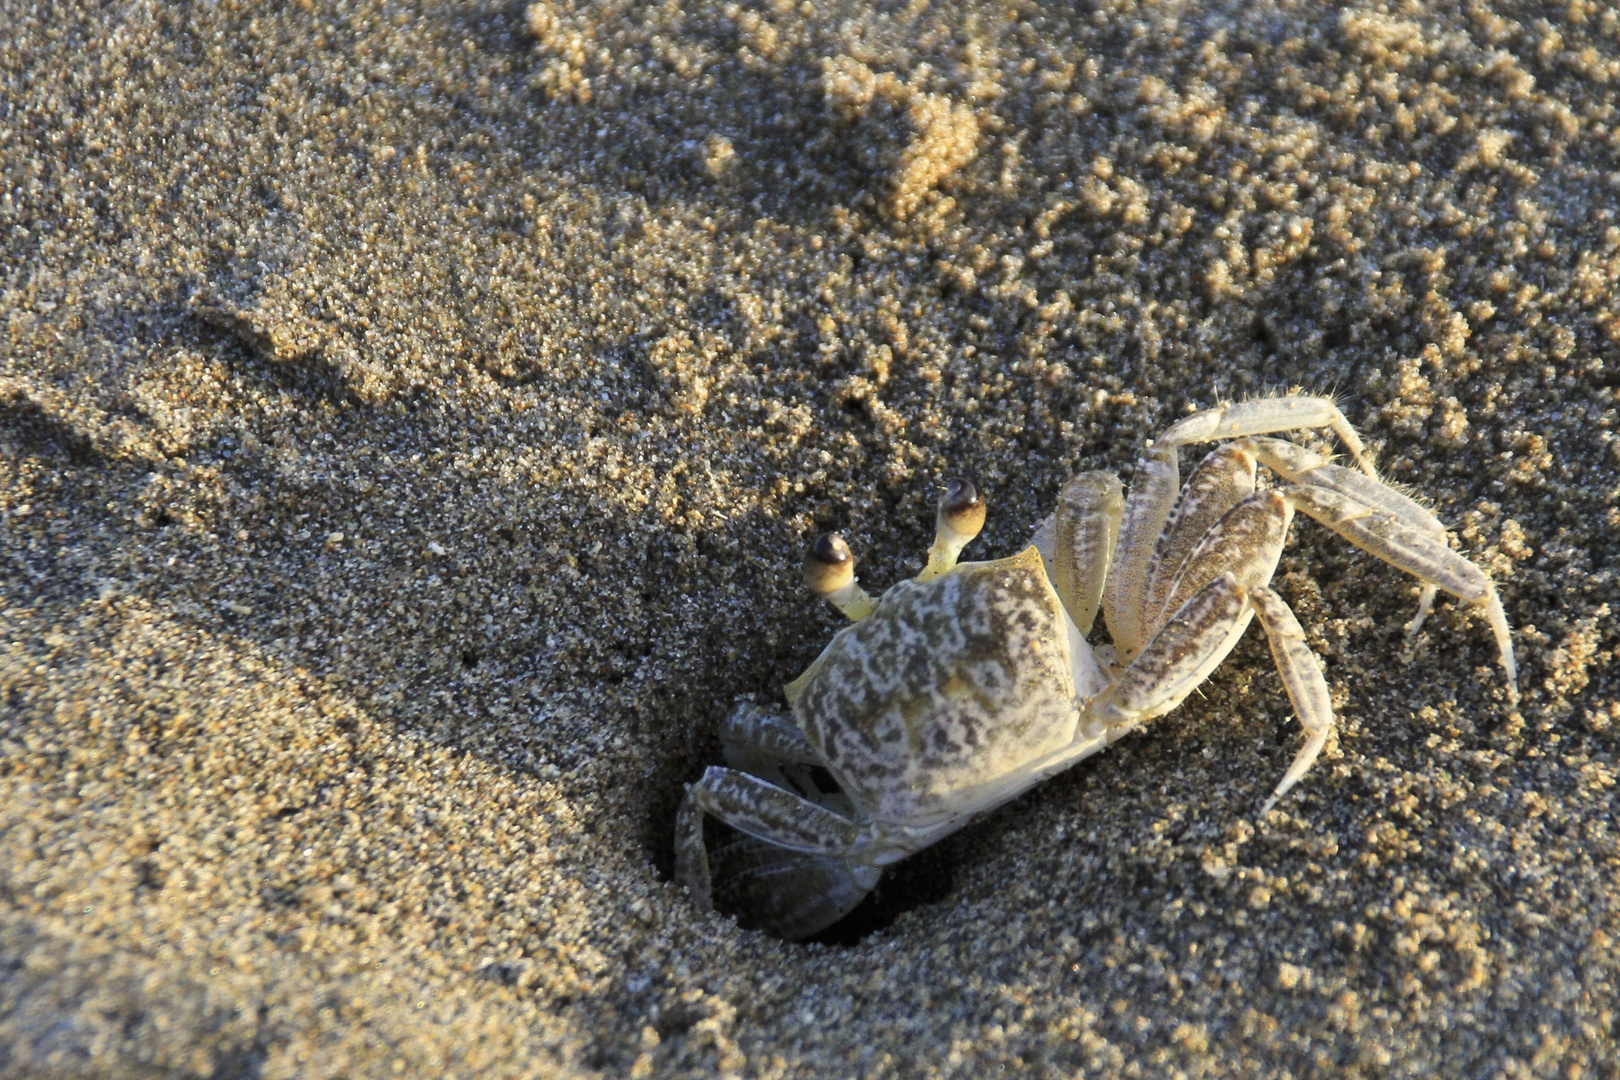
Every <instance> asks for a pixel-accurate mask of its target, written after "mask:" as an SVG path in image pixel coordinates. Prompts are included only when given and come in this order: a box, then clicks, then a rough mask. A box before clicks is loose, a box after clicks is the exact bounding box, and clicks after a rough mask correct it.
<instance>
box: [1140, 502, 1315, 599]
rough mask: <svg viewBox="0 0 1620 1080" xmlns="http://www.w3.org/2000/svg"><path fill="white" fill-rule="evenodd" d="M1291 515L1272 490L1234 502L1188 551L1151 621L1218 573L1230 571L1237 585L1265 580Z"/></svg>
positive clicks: (1273, 568) (1272, 568) (1285, 536)
mask: <svg viewBox="0 0 1620 1080" xmlns="http://www.w3.org/2000/svg"><path fill="white" fill-rule="evenodd" d="M1293 518H1294V511H1293V510H1292V509H1291V508H1290V507H1289V505H1288V500H1287V499H1286V498H1284V497H1283V496H1282V494H1281V493H1279V492H1277V491H1275V490H1271V489H1267V490H1265V491H1257V492H1255V493H1254V494H1253V495H1250V496H1249V497H1248V498H1246V499H1244V500H1243V501H1242V502H1240V503H1238V504H1237V505H1236V506H1234V507H1232V509H1230V510H1228V511H1227V512H1226V513H1225V515H1223V516H1222V517H1221V519H1220V520H1219V521H1218V522H1216V523H1215V524H1214V525H1213V526H1211V527H1210V529H1209V530H1208V531H1207V532H1205V533H1204V535H1203V537H1201V538H1200V539H1199V541H1198V544H1197V546H1196V547H1194V548H1193V549H1192V551H1191V552H1189V553H1188V555H1187V561H1186V565H1185V566H1183V567H1182V569H1181V573H1180V574H1179V575H1177V577H1176V580H1175V583H1174V584H1173V585H1171V587H1170V590H1169V595H1167V596H1166V597H1165V600H1164V608H1163V610H1162V611H1159V612H1156V613H1155V614H1154V617H1153V619H1152V621H1151V622H1150V623H1149V625H1150V626H1153V627H1157V626H1158V625H1159V624H1160V623H1161V622H1162V621H1163V620H1165V619H1167V618H1169V617H1170V616H1171V615H1173V614H1175V613H1176V612H1177V611H1179V610H1180V609H1181V606H1182V605H1183V604H1185V603H1186V602H1187V601H1188V600H1189V599H1191V598H1192V597H1193V596H1194V595H1196V594H1197V593H1198V591H1199V590H1200V589H1202V588H1203V587H1204V586H1206V585H1208V584H1209V583H1210V582H1211V581H1214V580H1215V579H1216V578H1217V577H1219V576H1220V575H1221V574H1224V573H1230V574H1231V575H1232V576H1233V577H1235V578H1236V579H1237V580H1238V583H1239V584H1241V585H1246V586H1263V585H1266V584H1269V583H1270V581H1271V575H1272V574H1273V573H1275V572H1276V569H1277V561H1278V560H1279V559H1281V558H1282V549H1283V543H1284V542H1285V541H1286V540H1287V539H1288V526H1289V524H1290V523H1291V522H1292V521H1293Z"/></svg>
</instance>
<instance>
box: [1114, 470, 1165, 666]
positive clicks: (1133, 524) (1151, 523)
mask: <svg viewBox="0 0 1620 1080" xmlns="http://www.w3.org/2000/svg"><path fill="white" fill-rule="evenodd" d="M1180 487H1181V471H1180V468H1179V466H1178V465H1177V464H1176V450H1175V447H1173V446H1160V447H1154V448H1153V449H1151V450H1148V451H1147V452H1146V453H1144V454H1143V455H1142V456H1141V457H1139V458H1137V460H1136V476H1135V477H1134V478H1133V479H1132V480H1131V493H1130V496H1129V497H1128V498H1127V499H1126V500H1125V517H1124V520H1123V521H1122V522H1121V523H1120V527H1119V542H1118V544H1117V545H1116V546H1115V548H1114V550H1115V552H1117V553H1118V558H1117V559H1116V560H1115V563H1114V566H1113V570H1112V572H1111V573H1110V574H1109V575H1108V585H1107V587H1106V588H1105V589H1104V590H1103V620H1104V621H1105V622H1106V623H1107V624H1108V636H1109V637H1110V638H1112V639H1113V641H1114V648H1115V650H1116V651H1117V652H1118V653H1119V658H1120V659H1121V660H1123V661H1130V660H1131V659H1133V658H1134V657H1135V656H1136V655H1137V654H1138V653H1140V652H1141V651H1142V646H1143V644H1144V643H1145V642H1146V639H1147V628H1146V627H1145V626H1144V625H1143V618H1142V614H1143V607H1142V596H1143V593H1144V592H1145V591H1146V589H1147V580H1148V564H1149V562H1150V561H1151V560H1152V558H1153V551H1154V542H1155V541H1156V540H1157V538H1158V537H1159V534H1160V533H1162V532H1163V531H1164V522H1165V519H1166V518H1168V517H1169V516H1170V508H1171V507H1173V506H1174V505H1175V503H1176V491H1177V489H1178V488H1180Z"/></svg>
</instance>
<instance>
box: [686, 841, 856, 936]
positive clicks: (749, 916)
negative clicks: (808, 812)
mask: <svg viewBox="0 0 1620 1080" xmlns="http://www.w3.org/2000/svg"><path fill="white" fill-rule="evenodd" d="M709 860H710V866H711V873H712V874H713V886H712V888H713V890H714V894H715V896H714V899H715V900H716V901H717V902H718V903H719V904H720V906H721V908H723V909H724V910H726V911H735V912H738V913H739V919H740V921H742V923H743V924H744V925H745V926H747V927H748V928H750V929H754V930H764V931H765V932H766V933H770V934H775V935H776V936H777V937H780V938H783V939H784V940H787V941H798V940H800V939H801V938H806V937H809V936H810V935H812V934H815V933H817V932H819V931H821V930H825V929H826V928H827V927H829V926H831V925H832V924H833V923H835V922H837V921H838V920H839V919H842V918H843V917H844V916H845V915H848V914H849V913H850V911H852V910H853V909H854V908H855V906H856V905H857V904H859V903H860V902H861V901H862V900H863V899H865V898H866V894H867V893H869V892H871V891H872V884H873V883H872V882H869V881H867V878H868V877H870V876H872V875H871V874H869V873H867V872H863V871H860V870H858V869H855V868H851V866H850V865H849V863H847V862H845V861H844V860H843V859H840V858H836V857H834V856H832V855H807V854H805V853H804V852H802V851H791V850H789V849H788V848H784V847H778V846H776V845H775V844H772V843H769V842H767V841H764V840H758V839H755V838H754V837H752V836H748V835H746V834H741V833H739V834H737V835H736V836H735V837H734V838H733V839H732V840H730V842H728V843H721V844H717V845H716V846H715V849H714V851H712V852H710V853H709Z"/></svg>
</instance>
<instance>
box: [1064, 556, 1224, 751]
mask: <svg viewBox="0 0 1620 1080" xmlns="http://www.w3.org/2000/svg"><path fill="white" fill-rule="evenodd" d="M1253 615H1254V609H1253V608H1252V607H1250V606H1249V602H1248V599H1247V597H1246V596H1245V592H1244V588H1243V586H1242V585H1240V584H1239V583H1238V579H1237V576H1236V575H1235V574H1232V573H1231V572H1226V573H1223V574H1221V575H1220V576H1218V577H1217V578H1215V580H1213V581H1211V582H1210V583H1209V584H1208V585H1205V586H1204V587H1203V588H1202V589H1200V590H1199V591H1198V592H1197V593H1196V594H1195V595H1194V596H1193V597H1192V598H1191V599H1190V600H1188V601H1187V602H1186V603H1185V604H1183V605H1182V606H1181V610H1179V611H1177V612H1176V614H1175V616H1174V617H1173V618H1171V619H1170V620H1169V621H1168V622H1166V623H1165V624H1164V626H1163V628H1161V629H1160V630H1159V632H1158V633H1156V634H1154V635H1153V640H1152V641H1150V642H1148V645H1147V648H1145V649H1143V650H1142V653H1141V655H1139V656H1138V657H1137V658H1136V659H1135V660H1133V661H1132V662H1131V663H1130V664H1129V665H1128V666H1127V667H1126V668H1125V670H1124V671H1122V672H1120V676H1119V679H1118V681H1116V682H1115V683H1114V685H1113V686H1111V687H1109V688H1108V689H1107V690H1105V691H1103V692H1102V693H1101V694H1099V695H1097V697H1095V698H1093V699H1092V700H1091V701H1089V702H1087V703H1086V706H1085V709H1084V711H1083V713H1082V715H1081V717H1080V724H1079V731H1080V734H1081V736H1082V737H1083V738H1086V739H1091V738H1095V737H1096V736H1098V735H1100V734H1102V733H1103V732H1105V731H1106V732H1109V734H1110V735H1113V734H1114V733H1115V732H1116V731H1117V732H1118V733H1119V734H1124V732H1126V731H1128V730H1130V729H1131V728H1135V727H1139V726H1140V725H1142V724H1143V723H1146V722H1147V721H1148V720H1151V719H1153V718H1154V717H1155V716H1162V715H1164V714H1165V713H1167V712H1169V711H1170V710H1171V709H1174V708H1175V707H1176V706H1177V705H1179V704H1181V701H1182V699H1183V698H1185V697H1186V696H1187V695H1188V694H1190V693H1192V692H1193V690H1194V689H1195V688H1196V687H1197V686H1198V685H1199V684H1200V683H1202V682H1203V681H1204V680H1205V679H1207V678H1208V677H1209V673H1210V672H1212V671H1214V670H1215V668H1216V667H1217V666H1218V665H1219V664H1220V662H1221V661H1222V660H1224V659H1226V654H1227V653H1229V652H1231V651H1232V646H1234V645H1236V644H1237V640H1238V638H1240V637H1242V636H1243V631H1244V630H1245V629H1247V628H1248V625H1249V619H1250V618H1252V617H1253Z"/></svg>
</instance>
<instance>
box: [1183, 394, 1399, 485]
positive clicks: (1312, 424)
mask: <svg viewBox="0 0 1620 1080" xmlns="http://www.w3.org/2000/svg"><path fill="white" fill-rule="evenodd" d="M1324 427H1325V428H1332V429H1333V433H1334V434H1335V435H1337V436H1338V437H1339V441H1340V442H1342V443H1344V448H1345V449H1346V450H1348V451H1349V452H1350V456H1351V458H1353V459H1354V460H1355V463H1356V465H1357V466H1359V467H1360V469H1361V471H1362V472H1364V473H1366V474H1367V475H1368V476H1371V477H1377V475H1378V472H1377V470H1376V469H1374V468H1373V463H1372V456H1371V455H1370V454H1368V453H1367V447H1366V446H1365V445H1363V443H1362V441H1361V436H1359V435H1357V434H1356V429H1355V428H1353V427H1351V426H1350V421H1349V420H1346V419H1345V416H1344V413H1342V412H1340V411H1339V407H1338V406H1337V405H1335V404H1333V402H1331V401H1329V400H1328V399H1327V398H1324V397H1310V396H1307V395H1303V394H1299V395H1296V394H1288V395H1284V396H1282V397H1268V398H1260V399H1258V400H1255V401H1240V402H1237V403H1236V404H1233V405H1217V406H1216V407H1215V408H1213V409H1204V410H1202V411H1200V412H1195V413H1193V414H1192V415H1191V416H1188V417H1184V418H1182V419H1180V420H1178V421H1176V422H1175V423H1174V424H1171V425H1170V427H1169V428H1168V429H1167V430H1166V431H1165V433H1164V434H1163V435H1160V436H1159V438H1158V439H1157V440H1155V442H1154V445H1155V446H1171V447H1174V446H1186V445H1187V444H1189V443H1201V442H1212V441H1214V440H1216V439H1239V438H1242V437H1243V436H1245V435H1269V434H1270V433H1272V432H1274V431H1301V430H1304V429H1306V428H1324Z"/></svg>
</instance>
